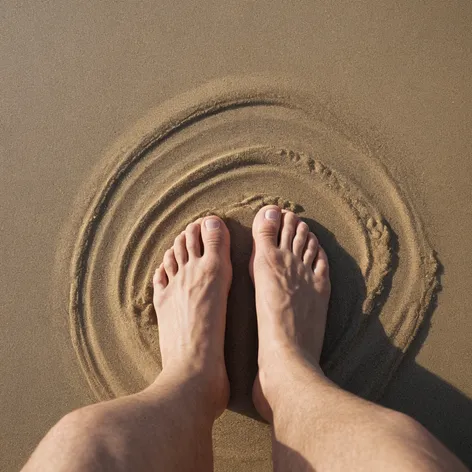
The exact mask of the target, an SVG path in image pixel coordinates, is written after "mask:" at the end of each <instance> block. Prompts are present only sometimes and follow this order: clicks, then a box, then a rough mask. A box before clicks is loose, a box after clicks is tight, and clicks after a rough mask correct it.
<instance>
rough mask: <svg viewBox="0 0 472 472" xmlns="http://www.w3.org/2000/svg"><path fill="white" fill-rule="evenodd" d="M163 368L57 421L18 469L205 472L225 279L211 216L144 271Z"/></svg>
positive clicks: (221, 404)
mask: <svg viewBox="0 0 472 472" xmlns="http://www.w3.org/2000/svg"><path fill="white" fill-rule="evenodd" d="M153 282H154V306H155V309H156V314H157V319H158V324H159V341H160V348H161V354H162V363H163V370H162V372H161V373H160V375H159V376H158V377H157V379H156V380H155V382H154V383H153V384H152V385H151V386H149V387H148V388H147V389H146V390H144V391H142V392H139V393H137V394H135V395H130V396H128V397H124V398H119V399H116V400H112V401H109V402H103V403H99V404H96V405H91V406H88V407H86V408H83V409H80V410H77V411H75V412H72V413H70V414H69V415H67V416H66V417H65V418H63V419H62V420H61V421H60V422H59V423H58V424H57V425H56V426H55V427H54V428H52V430H51V431H50V432H49V433H48V434H47V436H46V437H45V438H44V439H43V441H42V442H41V443H40V445H39V447H38V448H37V449H36V451H35V452H34V453H33V455H32V456H31V458H30V460H29V461H28V463H27V464H26V466H25V469H24V470H25V471H39V470H55V471H67V472H75V471H87V472H90V471H95V470H97V471H103V470H113V471H115V470H116V471H125V470H126V471H130V470H132V471H140V470H142V471H166V472H167V471H170V472H172V471H179V472H180V471H183V472H185V471H193V470H198V471H208V470H211V469H212V466H213V456H212V443H211V439H212V437H211V432H212V431H211V430H212V426H213V422H214V420H215V419H216V418H217V417H218V416H219V415H220V414H221V413H222V412H223V410H224V409H225V407H226V404H227V402H228V398H229V383H228V377H227V375H226V368H225V364H224V351H223V344H224V332H225V317H226V303H227V297H228V292H229V287H230V284H231V262H230V257H229V232H228V230H227V228H226V226H225V225H224V223H223V222H222V221H221V220H220V219H219V218H216V217H207V218H205V219H204V220H198V221H197V222H196V223H192V224H190V225H189V226H188V227H187V228H186V230H185V231H184V232H182V233H181V234H180V235H179V236H178V237H177V238H176V239H175V241H174V246H173V247H172V248H171V249H169V250H168V251H167V252H166V253H165V255H164V261H163V263H162V264H161V266H160V267H159V268H158V269H157V270H156V273H155V275H154V280H153Z"/></svg>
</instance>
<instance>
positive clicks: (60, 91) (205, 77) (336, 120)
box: [0, 2, 472, 471]
mask: <svg viewBox="0 0 472 472" xmlns="http://www.w3.org/2000/svg"><path fill="white" fill-rule="evenodd" d="M148 7H149V8H150V10H149V9H148V8H144V7H140V8H131V7H127V8H126V10H120V9H118V7H116V6H110V8H111V10H109V9H104V10H102V9H101V7H99V6H96V5H95V6H93V7H90V8H91V10H90V12H89V11H87V10H86V8H85V7H84V8H83V7H78V6H77V7H74V8H76V10H71V9H70V7H69V6H67V5H65V4H64V6H61V5H56V6H55V8H54V9H52V8H49V7H47V8H46V7H45V8H43V9H42V7H41V8H40V7H38V6H36V7H34V8H27V7H26V6H25V8H24V9H21V8H19V7H17V6H14V5H11V6H10V7H7V8H6V11H8V12H9V15H7V16H6V18H5V19H3V20H2V22H4V23H5V25H4V26H5V28H3V31H5V32H6V38H7V41H5V42H4V43H3V44H2V46H1V49H0V53H1V55H0V57H1V58H2V61H4V63H5V64H6V70H7V74H6V93H5V94H4V96H3V97H2V99H1V105H2V116H3V117H4V120H5V125H4V126H3V127H2V128H1V132H2V156H1V165H2V172H1V174H0V179H1V182H2V186H1V197H2V207H1V211H2V213H1V214H2V225H1V242H2V264H3V266H4V267H3V270H2V293H1V295H0V306H1V308H2V309H1V315H2V328H3V329H2V332H1V335H0V339H1V343H0V354H1V356H2V357H1V358H2V361H1V362H0V366H1V372H0V373H1V376H0V378H1V390H0V400H1V402H0V421H2V424H1V426H2V428H1V433H0V434H1V436H0V444H1V445H2V453H3V454H2V456H1V457H2V458H1V459H0V468H1V469H2V470H3V469H5V470H15V469H16V468H18V467H19V466H20V465H21V463H22V462H24V461H25V460H26V458H27V456H28V454H29V453H30V452H31V450H32V448H33V447H34V446H35V444H36V443H37V441H38V440H39V438H40V437H41V435H43V434H44V433H45V431H46V430H47V429H48V428H49V427H50V426H51V425H52V424H53V423H54V422H55V421H56V420H57V419H58V418H59V417H60V416H61V415H62V414H64V413H65V412H67V411H70V410H71V409H72V408H75V407H78V406H81V405H84V404H87V403H89V402H91V401H95V400H97V399H106V398H113V397H115V396H118V395H124V394H127V393H130V392H134V391H136V390H138V389H140V388H142V387H144V386H146V385H147V384H148V383H149V382H151V381H152V379H153V378H154V376H155V375H156V373H158V372H159V370H160V355H159V346H158V344H157V329H158V327H157V324H156V318H155V313H154V311H153V308H152V304H151V298H152V289H151V287H150V278H151V274H152V272H153V269H154V268H155V266H156V264H157V263H158V262H159V261H160V258H161V257H162V254H163V252H164V250H165V249H166V248H167V247H168V246H169V245H170V244H171V241H172V239H173V238H174V237H175V235H176V234H177V233H178V232H179V231H180V230H181V229H182V227H183V226H184V225H185V224H186V223H187V222H189V221H191V220H192V219H194V218H196V217H197V216H199V215H201V214H205V213H208V212H214V213H217V214H219V215H221V216H222V217H223V218H225V220H226V221H227V223H228V225H229V227H230V231H231V236H232V260H233V264H234V278H235V282H234V283H233V286H232V290H231V294H230V301H229V304H228V327H227V334H226V359H227V364H228V371H229V376H230V381H231V385H232V396H231V401H230V407H229V409H228V410H227V411H226V412H225V414H224V415H223V416H222V417H221V418H220V419H219V420H218V421H217V424H216V425H215V432H214V444H215V459H216V468H217V470H241V471H246V470H264V471H265V470H270V436H269V431H268V427H267V426H266V425H265V424H263V423H262V422H261V421H260V419H259V418H258V417H257V414H256V412H255V411H254V409H253V407H252V404H251V400H250V389H251V384H252V380H253V378H254V375H255V371H256V352H257V333H256V330H255V326H256V325H255V310H254V302H253V288H252V285H251V282H250V279H249V276H248V273H247V262H248V259H249V254H250V250H251V239H250V224H251V220H252V217H253V215H254V213H255V212H256V211H257V209H258V208H260V206H262V205H263V204H265V203H269V202H270V203H276V204H278V205H280V206H282V207H285V208H290V209H292V210H293V211H295V212H297V213H298V214H300V216H301V217H302V218H304V219H305V221H307V223H308V224H309V225H310V226H311V228H312V229H313V230H314V231H315V232H316V233H317V234H318V235H319V237H320V239H321V242H322V244H323V245H324V246H325V247H326V248H327V251H328V255H329V257H330V262H331V266H332V282H333V287H334V290H333V296H332V300H331V304H330V316H329V321H328V329H327V334H326V339H325V347H324V351H323V356H322V363H323V367H324V369H325V371H326V372H327V373H328V375H329V376H330V377H331V378H332V379H333V380H335V381H336V382H337V383H339V384H340V385H342V386H343V387H345V388H347V389H349V390H351V391H353V392H355V393H358V394H360V395H362V396H364V397H366V398H370V399H373V400H376V401H380V402H382V403H384V404H386V405H389V406H393V407H395V408H397V409H400V410H402V411H405V412H407V413H409V414H412V415H413V416H415V417H416V418H418V419H419V420H420V421H421V422H423V424H425V425H426V426H427V427H428V428H429V429H430V430H432V431H433V432H434V433H435V434H437V435H438V436H439V437H440V438H441V439H442V440H443V441H445V442H446V444H447V445H448V446H449V447H451V448H452V449H453V450H454V451H455V452H457V453H458V454H459V455H460V456H461V458H462V459H463V460H464V461H466V462H469V463H470V462H471V461H472V456H471V454H472V452H471V450H470V448H469V446H468V444H470V441H471V436H472V433H471V431H470V424H471V420H472V405H471V401H470V397H471V393H472V372H471V369H470V365H471V362H472V352H471V346H470V341H469V338H470V333H471V331H472V321H471V319H470V317H468V316H467V314H468V306H469V305H470V303H471V302H472V299H471V295H470V293H469V292H468V291H467V290H466V289H467V287H468V286H470V283H471V282H472V270H470V267H471V266H472V264H470V262H472V261H471V260H470V257H471V256H470V251H468V247H469V246H470V243H471V242H472V241H471V237H470V234H471V231H472V224H471V218H470V217H471V216H472V214H471V207H470V197H471V196H472V195H471V193H472V190H471V186H470V182H469V181H470V177H472V169H471V168H472V162H471V160H470V149H471V146H472V141H471V137H470V135H469V134H467V127H466V126H465V124H466V123H467V122H470V118H472V117H471V114H472V113H471V109H470V107H467V106H466V105H464V103H465V102H466V101H467V100H470V99H471V98H472V90H471V88H470V85H468V82H466V72H467V70H469V71H470V68H471V59H470V55H469V56H465V55H464V52H465V51H467V50H469V52H470V41H471V40H470V36H469V35H468V33H467V32H468V29H467V27H466V26H467V24H468V23H467V22H466V21H465V19H466V18H467V16H469V19H470V13H471V10H470V8H468V7H464V10H463V11H459V9H457V11H456V10H447V11H446V10H444V11H443V10H442V8H443V7H442V6H441V5H440V3H439V2H438V5H437V6H436V7H435V8H432V9H430V8H429V9H427V10H426V9H425V7H424V6H422V5H421V4H417V5H416V6H412V4H408V5H406V4H405V5H403V6H402V7H400V6H398V5H397V4H393V3H392V4H391V3H390V2H383V3H382V2H380V3H379V2H367V3H365V4H363V5H362V7H361V6H359V7H358V8H359V9H358V10H357V9H356V10H354V9H353V7H352V6H348V5H344V4H343V3H342V2H338V3H336V4H335V5H330V6H329V8H328V7H324V9H322V10H319V9H315V8H314V7H312V6H310V7H308V4H307V5H299V6H298V7H296V8H294V10H295V12H296V14H295V13H294V12H293V11H291V10H292V9H293V8H292V7H290V8H289V7H288V6H286V5H285V6H284V5H282V4H281V5H279V7H280V9H279V11H278V12H277V13H274V6H269V5H267V7H266V6H264V5H258V6H257V8H256V7H255V6H254V5H251V4H244V5H243V4H236V3H235V4H228V5H225V7H224V8H223V6H221V5H216V4H215V5H213V4H210V3H208V4H207V5H206V6H205V8H202V11H199V12H198V14H197V12H192V13H191V15H197V20H196V21H195V22H193V21H192V22H190V18H189V16H191V15H190V10H191V6H190V4H189V5H186V6H182V8H183V9H184V10H185V11H184V12H182V11H178V10H177V7H176V6H175V5H171V4H169V5H167V6H163V5H162V6H161V7H160V8H161V9H159V10H156V9H153V7H151V5H148ZM141 8H142V10H141ZM467 8H468V9H467ZM205 11H206V12H207V13H211V14H210V17H211V18H212V21H211V22H209V20H207V18H206V14H205ZM363 13H364V14H363ZM150 18H153V19H154V21H155V22H157V23H158V24H162V25H166V26H168V29H166V27H161V28H158V27H156V24H155V23H153V22H152V21H150ZM235 22H236V24H237V25H238V26H239V28H235V27H234V23H235ZM261 22H262V23H261ZM117 25H120V28H116V26H117ZM48 28H49V29H48ZM274 31H275V32H277V33H274ZM314 31H315V32H314ZM223 32H224V34H223ZM184 33H185V34H184ZM193 34H195V35H196V37H193ZM295 37H296V38H298V39H297V41H295V39H294V38H295ZM218 38H219V39H218ZM445 39H447V41H445ZM260 42H263V44H265V48H269V49H270V51H272V53H271V54H270V55H269V56H270V57H268V55H267V51H266V50H265V49H264V48H261V47H260ZM467 48H468V49H467ZM210 51H211V53H210ZM243 51H245V52H246V53H245V54H243ZM196 54H197V56H198V61H196V60H195V55H196ZM208 56H209V57H208ZM2 63H3V62H2ZM281 71H284V73H283V74H281ZM235 73H237V74H238V75H237V76H235V75H234V74H235ZM259 73H261V74H260V75H259V76H257V77H256V76H255V74H259ZM230 74H231V75H230ZM282 76H284V78H282ZM156 105H158V106H156ZM143 117H144V118H143ZM373 123H376V125H375V126H373ZM113 143H114V144H113ZM105 148H107V149H108V150H106V151H104V150H103V149H105ZM440 286H442V287H443V290H442V292H441V293H439V296H438V290H439V287H440ZM431 326H432V327H431ZM405 354H406V356H405ZM402 361H403V362H402Z"/></svg>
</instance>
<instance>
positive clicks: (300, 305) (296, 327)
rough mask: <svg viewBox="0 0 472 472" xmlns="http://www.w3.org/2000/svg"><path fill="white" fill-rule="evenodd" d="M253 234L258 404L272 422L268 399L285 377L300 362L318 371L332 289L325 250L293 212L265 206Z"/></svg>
mask: <svg viewBox="0 0 472 472" xmlns="http://www.w3.org/2000/svg"><path fill="white" fill-rule="evenodd" d="M252 232H253V238H254V250H253V254H252V258H251V263H250V272H251V275H252V277H253V281H254V285H255V290H256V310H257V324H258V332H259V354H258V363H259V372H258V376H257V378H256V381H255V382H254V388H253V401H254V405H255V406H256V408H257V410H258V411H259V413H260V414H261V416H262V417H263V418H264V419H266V420H267V421H271V419H272V411H271V407H270V401H269V397H270V395H271V394H273V393H274V392H275V391H276V390H277V389H278V388H280V385H279V381H280V379H281V377H284V376H286V374H287V372H293V370H294V368H295V369H296V365H297V364H300V363H309V364H311V365H312V366H313V367H314V368H316V369H319V359H320V355H321V348H322V346H323V338H324V331H325V325H326V315H327V312H328V302H329V296H330V291H331V286H330V281H329V268H328V258H327V256H326V253H325V251H324V250H323V248H322V247H321V246H320V245H319V243H318V240H317V238H316V236H315V235H314V234H313V233H310V232H309V229H308V225H307V224H306V223H304V222H303V221H301V220H300V218H298V216H296V215H295V214H294V213H292V212H290V211H287V212H285V211H284V212H281V210H280V208H278V207H277V206H274V205H269V206H265V207H264V208H262V209H261V210H259V212H258V213H257V215H256V217H255V218H254V223H253V227H252ZM319 370H320V369H319ZM320 372H321V370H320Z"/></svg>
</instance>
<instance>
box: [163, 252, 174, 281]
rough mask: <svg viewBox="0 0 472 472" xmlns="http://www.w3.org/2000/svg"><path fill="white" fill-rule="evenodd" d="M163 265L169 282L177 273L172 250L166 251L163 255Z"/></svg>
mask: <svg viewBox="0 0 472 472" xmlns="http://www.w3.org/2000/svg"><path fill="white" fill-rule="evenodd" d="M163 264H164V269H165V271H166V274H167V279H168V280H169V281H170V279H171V278H172V277H174V275H175V274H176V273H177V269H178V266H177V261H176V260H175V256H174V248H170V249H167V251H166V252H165V253H164V260H163Z"/></svg>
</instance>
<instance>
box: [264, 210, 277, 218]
mask: <svg viewBox="0 0 472 472" xmlns="http://www.w3.org/2000/svg"><path fill="white" fill-rule="evenodd" d="M279 215H280V213H279V212H278V211H277V210H273V209H272V210H267V211H266V212H265V215H264V216H265V218H266V220H272V221H277V220H278V219H279Z"/></svg>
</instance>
